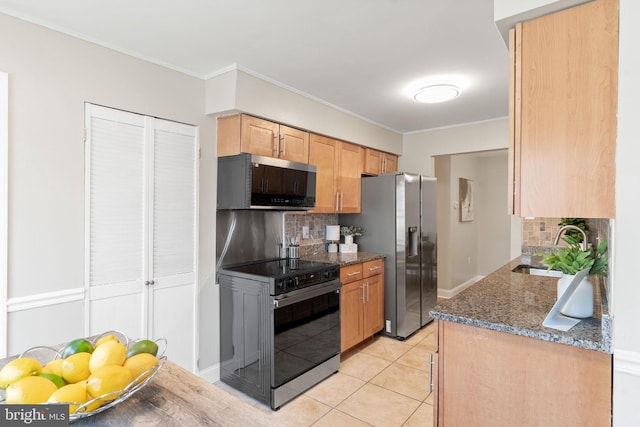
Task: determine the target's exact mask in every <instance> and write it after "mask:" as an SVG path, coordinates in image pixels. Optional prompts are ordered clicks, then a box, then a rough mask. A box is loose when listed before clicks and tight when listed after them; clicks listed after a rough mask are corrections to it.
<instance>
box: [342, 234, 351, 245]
mask: <svg viewBox="0 0 640 427" xmlns="http://www.w3.org/2000/svg"><path fill="white" fill-rule="evenodd" d="M344 243H345V245H352V244H353V236H344Z"/></svg>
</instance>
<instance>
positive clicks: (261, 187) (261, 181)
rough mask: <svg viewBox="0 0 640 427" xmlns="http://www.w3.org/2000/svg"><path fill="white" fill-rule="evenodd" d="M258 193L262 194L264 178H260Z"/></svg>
mask: <svg viewBox="0 0 640 427" xmlns="http://www.w3.org/2000/svg"><path fill="white" fill-rule="evenodd" d="M260 192H262V193H264V177H262V178H260Z"/></svg>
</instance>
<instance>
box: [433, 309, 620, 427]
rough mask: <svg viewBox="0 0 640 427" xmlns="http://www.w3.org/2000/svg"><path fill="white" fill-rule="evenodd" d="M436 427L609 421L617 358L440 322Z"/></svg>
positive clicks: (561, 424) (437, 356) (567, 346)
mask: <svg viewBox="0 0 640 427" xmlns="http://www.w3.org/2000/svg"><path fill="white" fill-rule="evenodd" d="M436 328H437V340H438V342H437V346H438V350H437V352H436V359H435V360H436V365H437V380H436V381H437V390H436V395H435V398H436V400H435V401H434V402H435V405H434V410H435V412H436V414H435V417H437V424H435V425H438V426H441V427H443V426H465V425H474V426H507V425H518V426H551V425H554V426H569V425H573V426H578V425H579V426H605V425H610V423H611V386H612V383H611V366H612V365H611V363H612V356H611V355H610V354H607V353H602V352H599V351H594V350H587V349H584V348H578V347H572V346H569V345H564V344H558V343H554V342H550V341H541V340H537V339H533V338H528V337H524V336H520V335H512V334H508V333H505V332H497V331H492V330H489V329H483V328H478V327H474V326H470V325H465V324H461V323H454V322H449V321H443V320H437V324H436Z"/></svg>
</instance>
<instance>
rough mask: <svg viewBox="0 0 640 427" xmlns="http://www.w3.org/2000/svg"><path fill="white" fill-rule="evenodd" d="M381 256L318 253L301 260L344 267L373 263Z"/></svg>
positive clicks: (364, 253)
mask: <svg viewBox="0 0 640 427" xmlns="http://www.w3.org/2000/svg"><path fill="white" fill-rule="evenodd" d="M384 257H385V255H383V254H376V253H372V252H356V253H342V252H337V253H328V252H324V253H319V254H314V255H307V256H303V257H301V259H306V260H309V261H318V262H331V263H334V264H340V267H346V266H347V265H351V264H360V263H363V262H367V261H373V260H375V259H380V258H384Z"/></svg>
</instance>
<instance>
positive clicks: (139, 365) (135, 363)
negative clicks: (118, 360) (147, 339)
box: [123, 353, 158, 381]
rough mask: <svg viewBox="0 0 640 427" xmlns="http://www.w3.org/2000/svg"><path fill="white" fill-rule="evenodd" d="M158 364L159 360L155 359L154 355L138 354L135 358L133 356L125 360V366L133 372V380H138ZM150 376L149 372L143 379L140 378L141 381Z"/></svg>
mask: <svg viewBox="0 0 640 427" xmlns="http://www.w3.org/2000/svg"><path fill="white" fill-rule="evenodd" d="M157 364H158V358H157V357H155V356H154V355H153V354H149V353H140V354H136V355H135V356H131V357H130V358H128V359H127V360H125V361H124V365H123V366H124V367H125V368H127V369H129V370H130V371H131V375H132V376H133V379H136V378H138V377H139V376H140V375H142V373H143V372H146V371H147V370H148V369H149V368H151V367H152V366H155V365H157ZM150 374H151V372H149V373H148V374H147V375H145V376H144V377H143V378H140V381H142V380H144V379H145V378H147V377H148V376H149V375H150Z"/></svg>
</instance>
